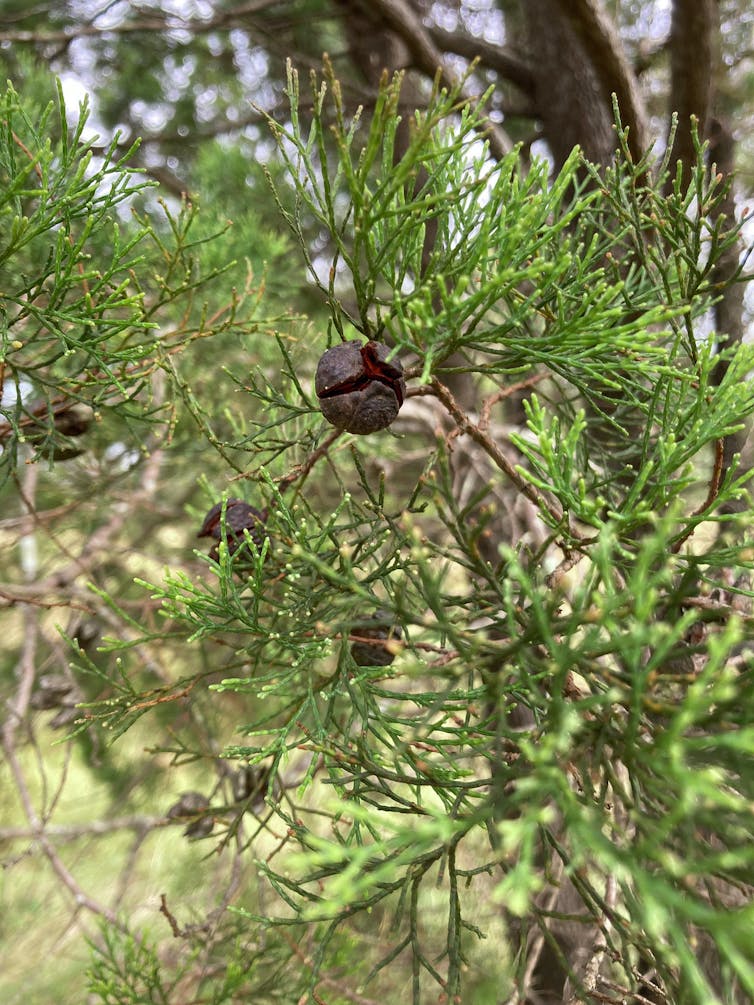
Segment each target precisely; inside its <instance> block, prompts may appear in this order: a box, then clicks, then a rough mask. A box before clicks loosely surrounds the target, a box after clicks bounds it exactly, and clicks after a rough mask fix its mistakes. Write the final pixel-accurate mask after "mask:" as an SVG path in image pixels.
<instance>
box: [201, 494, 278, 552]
mask: <svg viewBox="0 0 754 1005" xmlns="http://www.w3.org/2000/svg"><path fill="white" fill-rule="evenodd" d="M222 510H223V504H222V503H221V502H219V503H215V505H214V506H213V507H212V509H211V510H210V511H209V513H208V514H207V515H206V516H205V518H204V523H203V524H202V526H201V529H200V530H199V533H198V534H197V535H196V536H197V537H213V538H214V539H215V541H217V542H218V544H219V542H220V541H221V540H222V531H223V527H222ZM266 518H267V514H266V513H265V512H262V511H260V510H258V509H255V508H254V507H253V506H250V505H249V504H248V503H247V502H244V501H243V499H228V501H227V503H226V504H225V534H226V541H227V544H228V553H229V554H230V555H234V554H235V553H236V552H237V551H238V549H239V548H240V547H241V545H243V544H245V542H246V537H245V535H244V531H245V530H248V532H249V534H250V535H251V539H252V541H253V542H254V544H256V546H257V547H258V548H261V547H262V544H263V543H264V539H265V538H266V537H267V531H266V530H265V527H264V524H265V520H266ZM209 557H210V558H211V559H212V560H213V561H215V562H216V561H217V559H218V557H219V549H218V545H217V544H215V545H213V546H212V549H211V550H210V552H209Z"/></svg>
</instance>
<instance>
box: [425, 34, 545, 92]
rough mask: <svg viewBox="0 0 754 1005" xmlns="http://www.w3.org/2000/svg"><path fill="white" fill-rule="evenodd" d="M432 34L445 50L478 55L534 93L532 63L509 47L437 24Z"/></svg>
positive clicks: (488, 65) (485, 62)
mask: <svg viewBox="0 0 754 1005" xmlns="http://www.w3.org/2000/svg"><path fill="white" fill-rule="evenodd" d="M427 32H428V34H429V37H430V38H431V39H432V41H433V42H434V44H435V45H436V46H437V47H438V49H441V50H442V51H443V52H453V53H455V54H456V55H457V56H463V57H464V59H469V60H471V59H479V61H480V62H481V63H482V65H484V66H486V67H488V68H489V69H490V70H494V71H495V73H497V74H498V75H499V76H500V77H503V78H504V79H505V80H507V81H509V82H510V83H511V84H515V85H516V87H518V88H520V89H521V90H522V91H523V92H524V93H525V94H527V95H528V96H529V97H531V96H533V94H534V88H535V83H536V81H535V77H534V74H533V73H532V70H531V67H530V66H529V64H528V63H527V62H526V61H525V60H523V59H521V57H520V56H518V55H516V54H515V53H514V52H512V51H511V50H510V49H509V48H507V47H506V46H502V45H494V44H493V43H492V42H487V41H486V40H485V39H483V38H474V37H473V36H471V35H467V34H466V32H465V31H448V30H447V29H445V28H440V27H438V26H437V25H431V26H430V27H428V28H427Z"/></svg>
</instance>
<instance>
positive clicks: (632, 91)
mask: <svg viewBox="0 0 754 1005" xmlns="http://www.w3.org/2000/svg"><path fill="white" fill-rule="evenodd" d="M556 2H557V4H558V6H559V7H560V9H561V12H562V13H563V15H564V16H565V17H566V18H567V19H568V21H569V22H570V24H571V26H572V27H573V29H574V31H576V33H577V34H578V36H579V38H580V39H581V41H582V44H583V45H584V48H585V49H586V51H587V53H588V54H589V58H590V61H591V63H592V66H593V67H594V71H595V73H596V74H597V77H598V78H599V80H600V82H601V84H602V86H603V88H604V90H605V93H606V94H611V93H614V94H615V95H616V97H617V99H618V107H619V108H620V113H621V119H622V121H623V125H624V126H627V127H628V130H629V134H628V146H629V149H630V151H631V154H632V155H633V157H634V158H636V159H637V160H639V159H640V158H641V157H642V156H643V154H644V153H645V151H646V149H647V147H648V145H649V139H648V138H649V130H648V127H647V121H646V113H645V110H644V103H643V101H642V98H641V95H640V93H639V87H638V82H637V80H636V75H635V73H634V71H633V69H632V67H631V64H630V63H629V61H628V58H627V56H626V52H625V49H624V48H623V44H622V42H621V40H620V36H619V34H618V31H617V29H616V27H615V25H614V24H613V22H612V20H611V19H610V16H609V14H608V13H607V11H606V10H605V8H604V7H603V5H602V2H601V0H556Z"/></svg>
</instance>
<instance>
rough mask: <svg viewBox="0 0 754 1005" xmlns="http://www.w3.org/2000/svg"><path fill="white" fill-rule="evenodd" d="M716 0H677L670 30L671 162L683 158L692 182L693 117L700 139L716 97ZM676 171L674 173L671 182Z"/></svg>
mask: <svg viewBox="0 0 754 1005" xmlns="http://www.w3.org/2000/svg"><path fill="white" fill-rule="evenodd" d="M715 22H716V11H715V4H714V0H674V3H673V21H672V27H671V31H670V108H671V111H674V112H676V113H677V115H678V125H677V128H676V131H675V137H674V139H673V149H672V154H671V164H673V165H675V164H676V162H677V161H679V160H680V162H681V165H682V170H683V179H684V182H685V183H686V184H688V182H689V180H690V178H691V170H692V166H693V164H694V162H695V161H696V147H695V145H694V139H693V133H692V129H691V118H692V116H694V117H695V118H696V120H697V129H698V133H699V136H700V138H703V137H704V135H705V132H706V126H707V120H708V117H709V112H710V102H711V98H712V69H713V49H714V45H713V35H714V30H715ZM673 175H674V172H671V183H672V176H673Z"/></svg>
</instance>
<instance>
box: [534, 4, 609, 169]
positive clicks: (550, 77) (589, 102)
mask: <svg viewBox="0 0 754 1005" xmlns="http://www.w3.org/2000/svg"><path fill="white" fill-rule="evenodd" d="M522 15H523V18H524V24H525V26H526V34H527V38H528V49H529V56H530V62H531V67H532V72H533V74H534V78H535V101H536V105H537V108H538V111H539V116H540V118H541V121H542V126H543V131H544V135H545V139H546V140H547V143H548V146H549V147H550V150H551V151H552V154H553V157H554V158H555V163H556V165H557V166H558V167H560V166H561V165H562V164H563V163H564V162H565V160H566V158H567V157H568V155H569V154H570V153H571V151H572V150H573V148H574V146H576V145H577V144H579V145H580V146H581V147H582V149H583V151H584V153H585V154H586V156H587V157H588V158H589V159H590V160H592V161H595V162H596V163H598V164H607V163H609V161H610V159H611V158H612V155H613V151H614V149H615V133H614V130H613V128H612V113H611V110H610V92H609V91H608V90H607V89H606V88H605V87H604V85H603V82H602V81H601V80H600V78H599V77H598V76H597V74H596V73H595V71H594V68H593V66H592V61H591V59H590V55H589V51H588V50H587V48H586V46H585V44H584V42H583V40H582V38H581V37H580V35H579V34H578V32H577V31H576V30H575V28H574V25H573V22H572V19H571V18H570V17H569V16H568V15H567V14H566V13H565V12H564V10H563V8H562V7H561V4H560V2H559V0H525V2H523V4H522Z"/></svg>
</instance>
